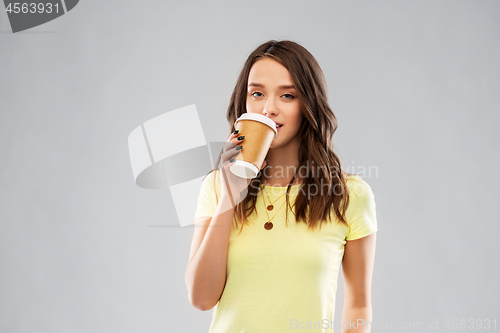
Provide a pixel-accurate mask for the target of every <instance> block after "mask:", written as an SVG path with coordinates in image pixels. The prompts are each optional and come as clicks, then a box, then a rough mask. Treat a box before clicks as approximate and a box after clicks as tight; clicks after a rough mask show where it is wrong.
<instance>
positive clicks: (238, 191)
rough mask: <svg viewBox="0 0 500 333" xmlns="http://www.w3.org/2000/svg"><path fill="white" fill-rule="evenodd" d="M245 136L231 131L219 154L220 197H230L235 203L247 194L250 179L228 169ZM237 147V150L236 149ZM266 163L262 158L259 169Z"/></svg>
mask: <svg viewBox="0 0 500 333" xmlns="http://www.w3.org/2000/svg"><path fill="white" fill-rule="evenodd" d="M238 138H240V139H238ZM244 140H245V138H244V136H243V138H242V135H240V133H236V134H235V133H234V132H233V133H231V135H230V136H229V138H228V139H227V141H226V143H225V145H224V150H223V153H222V156H221V164H222V166H221V168H220V169H221V170H220V171H221V173H220V176H221V189H222V197H225V198H226V199H227V198H232V200H231V201H232V202H234V204H235V205H237V204H238V203H240V202H241V201H243V199H244V198H245V196H246V194H247V188H248V186H249V185H250V182H251V181H252V180H251V179H246V178H242V177H238V176H236V175H235V174H233V173H232V172H231V170H229V168H230V167H231V165H233V164H234V163H235V162H231V160H232V159H233V158H235V157H236V156H237V155H238V154H240V153H241V151H242V150H243V149H244V148H243V144H242V143H243V142H244ZM238 147H241V148H239V150H237V148H238ZM266 165H267V162H266V161H265V160H264V162H263V163H262V166H261V170H262V169H263V168H264V167H265V166H266Z"/></svg>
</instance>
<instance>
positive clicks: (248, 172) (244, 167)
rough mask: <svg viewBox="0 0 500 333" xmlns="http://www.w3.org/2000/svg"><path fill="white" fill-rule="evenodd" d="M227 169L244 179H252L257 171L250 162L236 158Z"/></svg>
mask: <svg viewBox="0 0 500 333" xmlns="http://www.w3.org/2000/svg"><path fill="white" fill-rule="evenodd" d="M229 170H231V172H232V173H233V174H235V175H236V176H238V177H241V178H246V179H254V178H255V177H257V174H258V173H259V168H257V167H256V166H255V165H253V164H252V163H250V162H246V161H242V160H236V161H235V162H234V164H233V165H231V166H230V167H229Z"/></svg>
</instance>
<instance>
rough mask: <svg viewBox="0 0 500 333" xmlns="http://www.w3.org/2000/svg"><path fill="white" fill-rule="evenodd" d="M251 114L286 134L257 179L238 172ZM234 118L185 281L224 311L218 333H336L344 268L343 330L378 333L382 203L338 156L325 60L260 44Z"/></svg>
mask: <svg viewBox="0 0 500 333" xmlns="http://www.w3.org/2000/svg"><path fill="white" fill-rule="evenodd" d="M245 112H249V113H259V114H262V115H264V116H266V117H269V118H270V119H271V120H273V121H274V122H275V123H276V124H277V125H279V128H278V133H277V136H276V138H275V139H274V141H273V142H272V144H271V147H270V149H269V152H268V154H267V157H266V161H265V162H264V163H263V165H262V166H261V170H260V172H259V174H258V175H257V177H256V178H254V179H252V180H247V179H242V178H239V177H237V176H235V175H233V174H232V173H231V172H230V171H229V167H230V166H231V165H232V164H233V163H234V160H233V158H234V156H236V155H237V154H239V153H241V152H242V151H244V150H245V138H244V136H245V134H247V133H237V131H235V128H234V122H235V121H236V119H237V118H238V117H239V116H240V115H242V114H243V113H245ZM227 119H228V121H229V125H230V129H231V132H233V133H232V134H230V135H229V137H228V139H227V142H226V145H225V147H224V149H223V150H222V151H221V153H220V155H219V158H218V160H217V163H216V167H215V168H214V170H212V171H210V172H209V174H208V175H207V176H206V177H205V178H204V180H203V183H202V188H201V192H200V194H199V198H198V208H197V210H196V214H195V224H196V228H194V236H193V241H192V245H191V253H190V259H189V263H188V265H187V269H186V276H185V280H186V286H187V289H188V294H189V300H190V302H191V304H192V305H193V306H194V307H196V308H197V309H200V310H203V311H206V310H210V309H212V308H213V307H214V306H216V305H217V307H216V308H215V310H214V312H213V321H212V324H211V326H210V332H211V333H216V332H217V333H219V332H220V333H222V332H224V333H225V332H273V333H276V332H289V331H295V332H296V330H297V329H307V331H308V332H331V331H332V328H333V326H334V325H333V317H334V310H335V295H336V290H337V277H338V273H339V269H340V265H342V271H343V276H344V282H345V283H344V284H345V288H344V289H345V296H344V307H343V312H342V323H341V324H340V325H339V324H336V327H342V332H370V323H369V322H371V317H372V307H371V280H372V271H373V262H374V256H375V235H376V231H377V221H376V214H375V201H374V195H373V192H372V190H371V188H370V186H369V185H368V184H367V183H366V182H365V181H364V180H363V179H362V178H361V177H359V176H357V175H353V174H347V173H345V172H344V171H343V170H342V169H341V165H340V161H339V158H338V157H337V155H336V154H335V153H334V151H333V150H334V148H333V143H332V136H333V134H334V133H335V130H336V129H337V120H336V117H335V115H334V114H333V112H332V110H331V108H330V107H329V105H328V101H327V89H326V83H325V80H324V76H323V72H322V71H321V68H320V66H319V65H318V63H317V61H316V60H315V59H314V57H313V56H312V55H311V54H310V53H309V52H308V51H307V50H306V49H305V48H304V47H302V46H301V45H299V44H297V43H294V42H292V41H279V42H278V41H275V40H271V41H269V42H267V43H264V44H262V45H260V46H259V47H257V49H256V50H255V51H254V52H252V53H251V54H250V56H249V57H248V59H247V61H246V63H245V65H244V67H243V70H242V71H241V74H240V76H239V78H238V81H237V83H236V87H235V89H234V91H233V94H232V96H231V100H230V103H229V107H228V110H227ZM219 165H220V167H219ZM289 213H290V214H289Z"/></svg>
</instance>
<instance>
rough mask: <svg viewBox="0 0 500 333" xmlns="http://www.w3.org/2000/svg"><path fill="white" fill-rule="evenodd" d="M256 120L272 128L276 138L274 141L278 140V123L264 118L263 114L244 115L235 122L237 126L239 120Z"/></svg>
mask: <svg viewBox="0 0 500 333" xmlns="http://www.w3.org/2000/svg"><path fill="white" fill-rule="evenodd" d="M247 119H248V120H256V121H260V122H261V123H264V124H266V125H267V126H269V127H271V128H272V129H273V131H274V138H273V140H274V139H275V138H276V134H278V131H277V130H276V123H275V122H274V121H272V120H271V119H270V118H267V117H266V116H264V115H263V114H259V113H248V112H247V113H243V114H242V115H241V116H240V117H239V118H238V119H236V121H235V122H234V125H235V126H236V123H237V122H238V121H239V120H247Z"/></svg>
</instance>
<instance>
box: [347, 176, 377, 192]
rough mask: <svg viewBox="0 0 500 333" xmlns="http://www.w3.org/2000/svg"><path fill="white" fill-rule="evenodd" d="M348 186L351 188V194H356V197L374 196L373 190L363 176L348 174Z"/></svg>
mask: <svg viewBox="0 0 500 333" xmlns="http://www.w3.org/2000/svg"><path fill="white" fill-rule="evenodd" d="M346 179H347V186H348V188H349V194H350V195H351V193H353V194H355V195H356V196H360V195H361V196H364V195H371V194H373V190H372V188H371V186H370V184H368V182H367V181H365V180H364V179H363V178H361V176H359V175H356V174H348V175H347V177H346Z"/></svg>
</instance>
